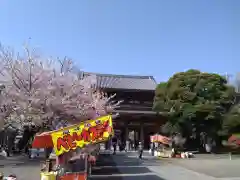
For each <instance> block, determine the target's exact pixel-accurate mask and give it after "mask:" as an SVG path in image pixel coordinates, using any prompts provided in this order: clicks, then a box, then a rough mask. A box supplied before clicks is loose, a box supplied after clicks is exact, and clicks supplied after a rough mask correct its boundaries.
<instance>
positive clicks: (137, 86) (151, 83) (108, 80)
mask: <svg viewBox="0 0 240 180" xmlns="http://www.w3.org/2000/svg"><path fill="white" fill-rule="evenodd" d="M83 74H84V76H85V75H93V76H95V78H96V87H97V88H103V89H104V88H110V89H111V88H113V89H129V90H155V88H156V86H157V82H156V81H155V79H154V78H153V76H132V75H115V74H99V73H89V72H84V73H83Z"/></svg>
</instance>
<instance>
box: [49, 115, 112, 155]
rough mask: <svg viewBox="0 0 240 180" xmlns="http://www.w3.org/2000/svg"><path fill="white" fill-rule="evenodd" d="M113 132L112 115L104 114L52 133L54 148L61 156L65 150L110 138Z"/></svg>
mask: <svg viewBox="0 0 240 180" xmlns="http://www.w3.org/2000/svg"><path fill="white" fill-rule="evenodd" d="M112 134H113V126H112V117H111V116H110V115H109V116H103V117H99V118H98V119H95V120H89V121H86V122H82V123H80V124H77V125H73V126H69V127H66V128H64V129H61V130H59V131H54V132H52V133H51V136H52V141H53V145H54V150H55V152H56V155H57V156H59V155H61V154H63V153H65V152H68V151H71V150H74V149H76V148H77V147H80V148H81V147H83V146H85V145H88V144H95V143H99V142H102V141H106V140H108V138H109V137H110V135H112Z"/></svg>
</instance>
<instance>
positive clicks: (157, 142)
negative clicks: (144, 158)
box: [150, 134, 172, 157]
mask: <svg viewBox="0 0 240 180" xmlns="http://www.w3.org/2000/svg"><path fill="white" fill-rule="evenodd" d="M150 142H151V143H153V146H154V156H158V157H170V156H171V154H172V151H171V149H170V148H169V145H170V143H171V139H170V138H168V137H166V136H162V135H160V134H155V135H153V136H150Z"/></svg>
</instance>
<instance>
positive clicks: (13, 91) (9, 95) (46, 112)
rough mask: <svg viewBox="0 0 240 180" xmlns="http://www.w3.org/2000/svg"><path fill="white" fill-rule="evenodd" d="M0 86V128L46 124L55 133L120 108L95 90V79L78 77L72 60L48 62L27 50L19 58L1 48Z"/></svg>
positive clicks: (32, 51) (92, 77)
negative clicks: (4, 124)
mask: <svg viewBox="0 0 240 180" xmlns="http://www.w3.org/2000/svg"><path fill="white" fill-rule="evenodd" d="M0 82H1V88H0V89H1V98H0V105H1V121H2V122H1V124H3V122H5V121H7V122H11V123H12V122H14V123H18V124H20V125H23V124H25V123H34V124H36V125H41V124H42V123H46V122H47V123H48V124H49V125H51V126H52V128H53V129H57V128H59V125H60V126H66V125H67V124H73V123H77V122H79V121H84V120H87V119H92V118H95V117H96V116H99V115H105V114H106V113H110V112H112V110H113V109H114V108H116V107H118V105H119V104H120V102H114V101H113V98H114V96H111V97H108V96H107V95H106V94H104V93H102V92H100V91H98V90H97V89H96V88H95V86H94V85H95V84H96V77H94V76H88V77H81V76H79V72H78V71H77V72H76V70H75V68H74V65H73V61H72V60H70V59H68V58H64V59H62V60H60V59H57V60H49V59H47V58H43V57H42V56H39V55H37V54H36V52H35V51H34V50H31V49H30V48H28V47H25V48H24V54H23V55H20V54H19V53H15V52H14V51H12V50H10V49H9V48H5V47H3V46H1V48H0ZM3 120H4V121H3ZM1 124H0V125H1Z"/></svg>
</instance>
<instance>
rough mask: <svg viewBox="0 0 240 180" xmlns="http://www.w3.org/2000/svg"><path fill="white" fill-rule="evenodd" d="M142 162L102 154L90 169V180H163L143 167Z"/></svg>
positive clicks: (119, 155) (135, 159)
mask: <svg viewBox="0 0 240 180" xmlns="http://www.w3.org/2000/svg"><path fill="white" fill-rule="evenodd" d="M143 162H144V161H143V160H139V159H137V158H129V157H127V156H126V155H122V154H117V155H110V154H102V155H100V156H99V159H98V161H97V162H96V166H95V167H94V168H93V169H92V176H91V178H90V179H92V180H93V179H102V180H104V179H111V180H135V179H136V180H146V179H149V180H164V179H162V178H160V177H159V176H157V175H155V174H154V173H153V172H151V171H150V170H149V169H148V168H147V167H145V166H144V165H143Z"/></svg>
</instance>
